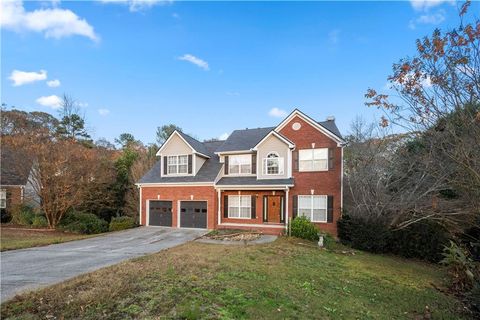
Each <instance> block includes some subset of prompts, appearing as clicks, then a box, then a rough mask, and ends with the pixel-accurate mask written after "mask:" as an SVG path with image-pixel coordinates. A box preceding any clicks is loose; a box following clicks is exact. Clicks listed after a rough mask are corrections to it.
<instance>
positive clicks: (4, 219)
mask: <svg viewBox="0 0 480 320" xmlns="http://www.w3.org/2000/svg"><path fill="white" fill-rule="evenodd" d="M0 210H1V215H2V216H1V221H2V223H9V222H10V220H12V215H11V214H10V212H8V211H7V210H6V209H5V208H2V209H0Z"/></svg>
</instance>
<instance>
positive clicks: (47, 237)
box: [0, 226, 88, 251]
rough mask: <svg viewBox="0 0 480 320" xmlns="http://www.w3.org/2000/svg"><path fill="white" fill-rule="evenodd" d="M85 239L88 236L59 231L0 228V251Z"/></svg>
mask: <svg viewBox="0 0 480 320" xmlns="http://www.w3.org/2000/svg"><path fill="white" fill-rule="evenodd" d="M86 237H88V236H86V235H81V234H75V233H66V232H61V231H45V230H26V229H21V228H9V227H4V226H2V227H1V229H0V239H1V242H0V250H1V251H5V250H13V249H23V248H30V247H38V246H45V245H48V244H52V243H61V242H66V241H71V240H78V239H83V238H86Z"/></svg>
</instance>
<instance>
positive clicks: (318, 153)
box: [313, 148, 328, 160]
mask: <svg viewBox="0 0 480 320" xmlns="http://www.w3.org/2000/svg"><path fill="white" fill-rule="evenodd" d="M313 157H314V158H315V159H316V160H320V159H325V160H326V159H328V149H327V148H321V149H313Z"/></svg>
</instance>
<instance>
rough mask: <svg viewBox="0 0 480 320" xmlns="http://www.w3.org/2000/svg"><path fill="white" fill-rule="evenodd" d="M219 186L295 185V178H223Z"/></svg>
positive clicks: (219, 181) (218, 183)
mask: <svg viewBox="0 0 480 320" xmlns="http://www.w3.org/2000/svg"><path fill="white" fill-rule="evenodd" d="M217 185H222V186H237V185H238V186H242V185H246V186H257V185H258V186H269V185H293V178H290V179H257V178H256V177H223V178H221V179H220V180H218V182H217Z"/></svg>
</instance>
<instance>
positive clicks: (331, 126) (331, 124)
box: [318, 120, 343, 139]
mask: <svg viewBox="0 0 480 320" xmlns="http://www.w3.org/2000/svg"><path fill="white" fill-rule="evenodd" d="M318 124H319V125H321V126H322V127H324V128H325V129H327V130H328V131H330V132H331V133H333V134H334V135H336V136H337V137H339V138H340V139H343V138H342V134H341V133H340V130H338V128H337V125H336V124H335V120H327V121H319V122H318Z"/></svg>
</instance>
